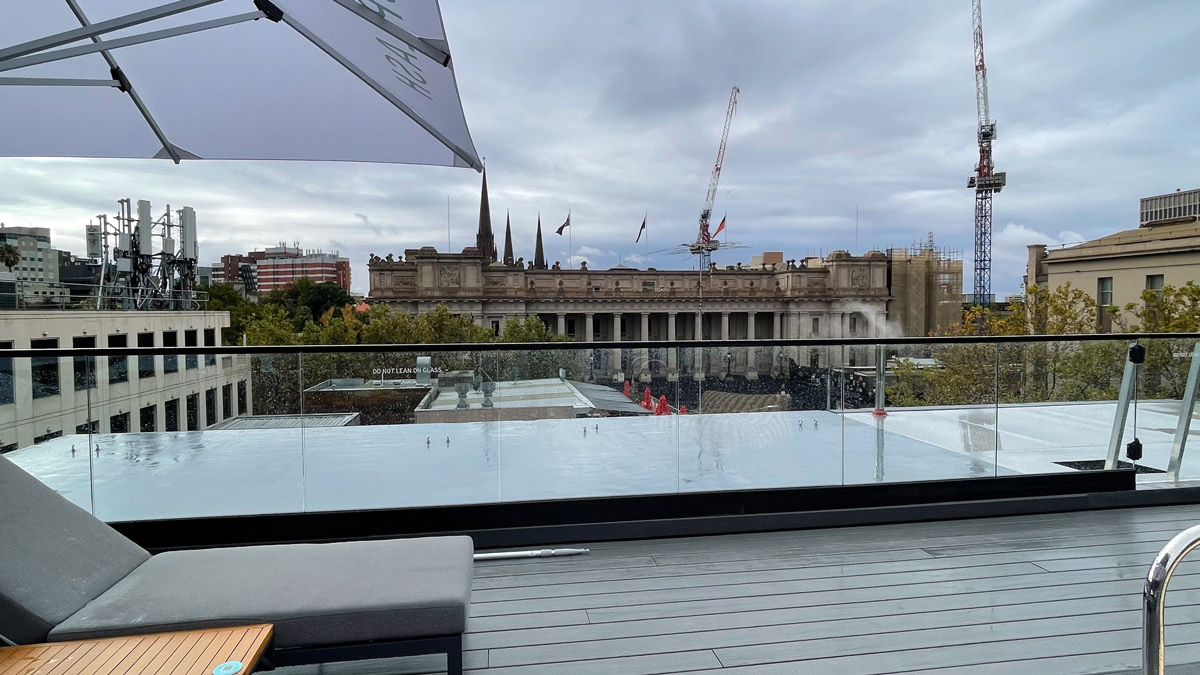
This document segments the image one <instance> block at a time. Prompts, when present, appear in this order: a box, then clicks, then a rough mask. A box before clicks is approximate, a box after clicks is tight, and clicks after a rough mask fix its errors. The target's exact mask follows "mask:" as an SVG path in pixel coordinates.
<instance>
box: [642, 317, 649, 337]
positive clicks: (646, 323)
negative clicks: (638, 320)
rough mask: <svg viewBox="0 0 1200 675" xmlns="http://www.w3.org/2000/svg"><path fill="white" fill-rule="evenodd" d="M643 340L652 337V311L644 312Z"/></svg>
mask: <svg viewBox="0 0 1200 675" xmlns="http://www.w3.org/2000/svg"><path fill="white" fill-rule="evenodd" d="M641 339H642V340H649V339H650V312H642V332H641Z"/></svg>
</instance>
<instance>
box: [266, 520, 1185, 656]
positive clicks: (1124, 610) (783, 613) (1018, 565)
mask: <svg viewBox="0 0 1200 675" xmlns="http://www.w3.org/2000/svg"><path fill="white" fill-rule="evenodd" d="M1197 523H1200V505H1189V506H1172V507H1156V508H1142V509H1125V510H1113V511H1086V512H1078V513H1068V514H1053V515H1037V516H1017V517H1009V518H991V519H979V520H959V521H949V522H931V523H915V524H901V525H882V526H871V527H856V528H839V529H825V530H804V531H792V532H772V533H756V534H739V535H726V536H712V537H694V538H681V539H664V540H651V541H624V542H609V543H601V544H595V545H592V546H590V548H591V549H592V552H591V554H590V555H588V556H581V557H577V558H570V559H563V558H549V559H526V560H517V561H489V562H480V563H477V564H476V571H475V586H474V592H473V595H472V604H471V619H470V622H469V626H468V628H469V630H468V634H467V635H466V638H465V648H466V658H465V663H466V667H467V669H468V671H473V672H476V673H480V674H487V675H509V674H515V673H528V674H531V675H538V674H541V673H570V674H572V675H586V674H589V673H605V674H608V673H613V674H623V675H625V674H627V675H639V674H650V673H682V672H687V673H701V674H704V673H710V674H715V673H723V674H729V675H735V674H736V675H775V674H784V673H786V674H788V675H791V674H804V673H822V674H826V673H931V674H932V673H938V674H940V675H945V674H948V673H968V674H972V675H983V674H1002V673H1003V674H1007V673H1021V674H1032V673H1053V674H1054V675H1073V674H1075V673H1114V672H1121V673H1125V672H1134V669H1136V668H1138V667H1139V665H1140V658H1141V650H1140V645H1141V629H1140V625H1141V612H1140V600H1141V588H1142V580H1143V579H1144V578H1145V574H1146V570H1147V568H1148V566H1149V563H1150V561H1151V560H1152V559H1153V557H1154V554H1155V553H1156V552H1157V551H1158V550H1159V549H1160V548H1161V547H1162V545H1163V544H1165V543H1166V541H1167V540H1168V539H1170V538H1171V537H1172V536H1174V535H1175V534H1176V533H1178V532H1179V531H1180V530H1183V529H1185V528H1187V527H1190V526H1192V525H1194V524H1197ZM1198 571H1200V554H1197V556H1196V559H1195V560H1189V561H1185V562H1184V563H1183V565H1182V566H1181V567H1180V569H1179V571H1178V572H1177V573H1176V576H1175V577H1174V578H1173V580H1172V582H1171V585H1170V589H1169V592H1168V595H1167V605H1168V609H1167V624H1168V628H1167V641H1168V650H1167V661H1168V663H1169V664H1189V663H1195V662H1200V574H1197V572H1198ZM444 667H445V666H444V659H443V658H437V657H413V658H408V659H397V660H391V661H386V662H384V661H381V662H376V663H370V664H368V663H361V664H341V665H327V666H323V667H322V668H321V672H322V673H323V675H333V674H335V673H344V675H351V674H355V675H358V674H362V675H366V674H374V673H380V674H382V673H427V672H432V673H436V672H444ZM293 670H294V671H296V675H299V671H301V670H303V669H288V671H289V672H291V671H293ZM1169 672H1171V673H1176V672H1179V673H1185V672H1186V673H1195V672H1200V671H1197V670H1195V669H1193V668H1191V667H1177V668H1172V669H1171V670H1170V671H1169Z"/></svg>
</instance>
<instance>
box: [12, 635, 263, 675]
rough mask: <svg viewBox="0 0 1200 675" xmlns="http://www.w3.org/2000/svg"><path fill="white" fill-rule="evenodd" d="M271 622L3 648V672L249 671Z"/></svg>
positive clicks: (170, 674)
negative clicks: (219, 669)
mask: <svg viewBox="0 0 1200 675" xmlns="http://www.w3.org/2000/svg"><path fill="white" fill-rule="evenodd" d="M272 633H273V628H272V626H271V625H270V624H261V625H255V626H237V627H234V628H212V629H207V630H190V631H181V632H178V633H155V634H151V635H130V636H128V637H118V638H104V639H100V640H77V641H74V642H50V643H45V644H36V645H20V646H17V647H4V648H0V673H2V674H3V675H122V674H123V675H213V669H214V668H217V667H218V666H222V664H227V663H229V662H230V661H237V662H240V663H241V664H242V665H241V668H240V669H238V668H236V665H226V666H224V667H223V668H222V669H221V671H220V673H219V675H248V674H249V673H251V672H253V670H254V668H255V666H256V665H257V663H258V659H259V657H260V656H262V654H263V650H265V649H266V647H267V644H268V643H269V642H270V640H271V635H272Z"/></svg>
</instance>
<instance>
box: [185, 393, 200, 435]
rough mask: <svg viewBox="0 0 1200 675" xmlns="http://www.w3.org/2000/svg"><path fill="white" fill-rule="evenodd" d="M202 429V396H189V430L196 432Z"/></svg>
mask: <svg viewBox="0 0 1200 675" xmlns="http://www.w3.org/2000/svg"><path fill="white" fill-rule="evenodd" d="M199 428H200V395H199V394H188V397H187V430H188V431H196V430H197V429H199Z"/></svg>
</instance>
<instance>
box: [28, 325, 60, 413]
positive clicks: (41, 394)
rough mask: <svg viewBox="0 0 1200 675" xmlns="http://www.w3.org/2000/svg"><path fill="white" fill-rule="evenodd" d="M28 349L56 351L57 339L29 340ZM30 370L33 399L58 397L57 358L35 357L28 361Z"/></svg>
mask: <svg viewBox="0 0 1200 675" xmlns="http://www.w3.org/2000/svg"><path fill="white" fill-rule="evenodd" d="M29 348H30V349H58V338H43V339H40V340H30V341H29ZM29 363H30V367H31V369H32V373H31V375H32V379H33V397H34V398H46V397H48V396H58V393H59V385H58V357H35V358H32V359H29Z"/></svg>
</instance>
